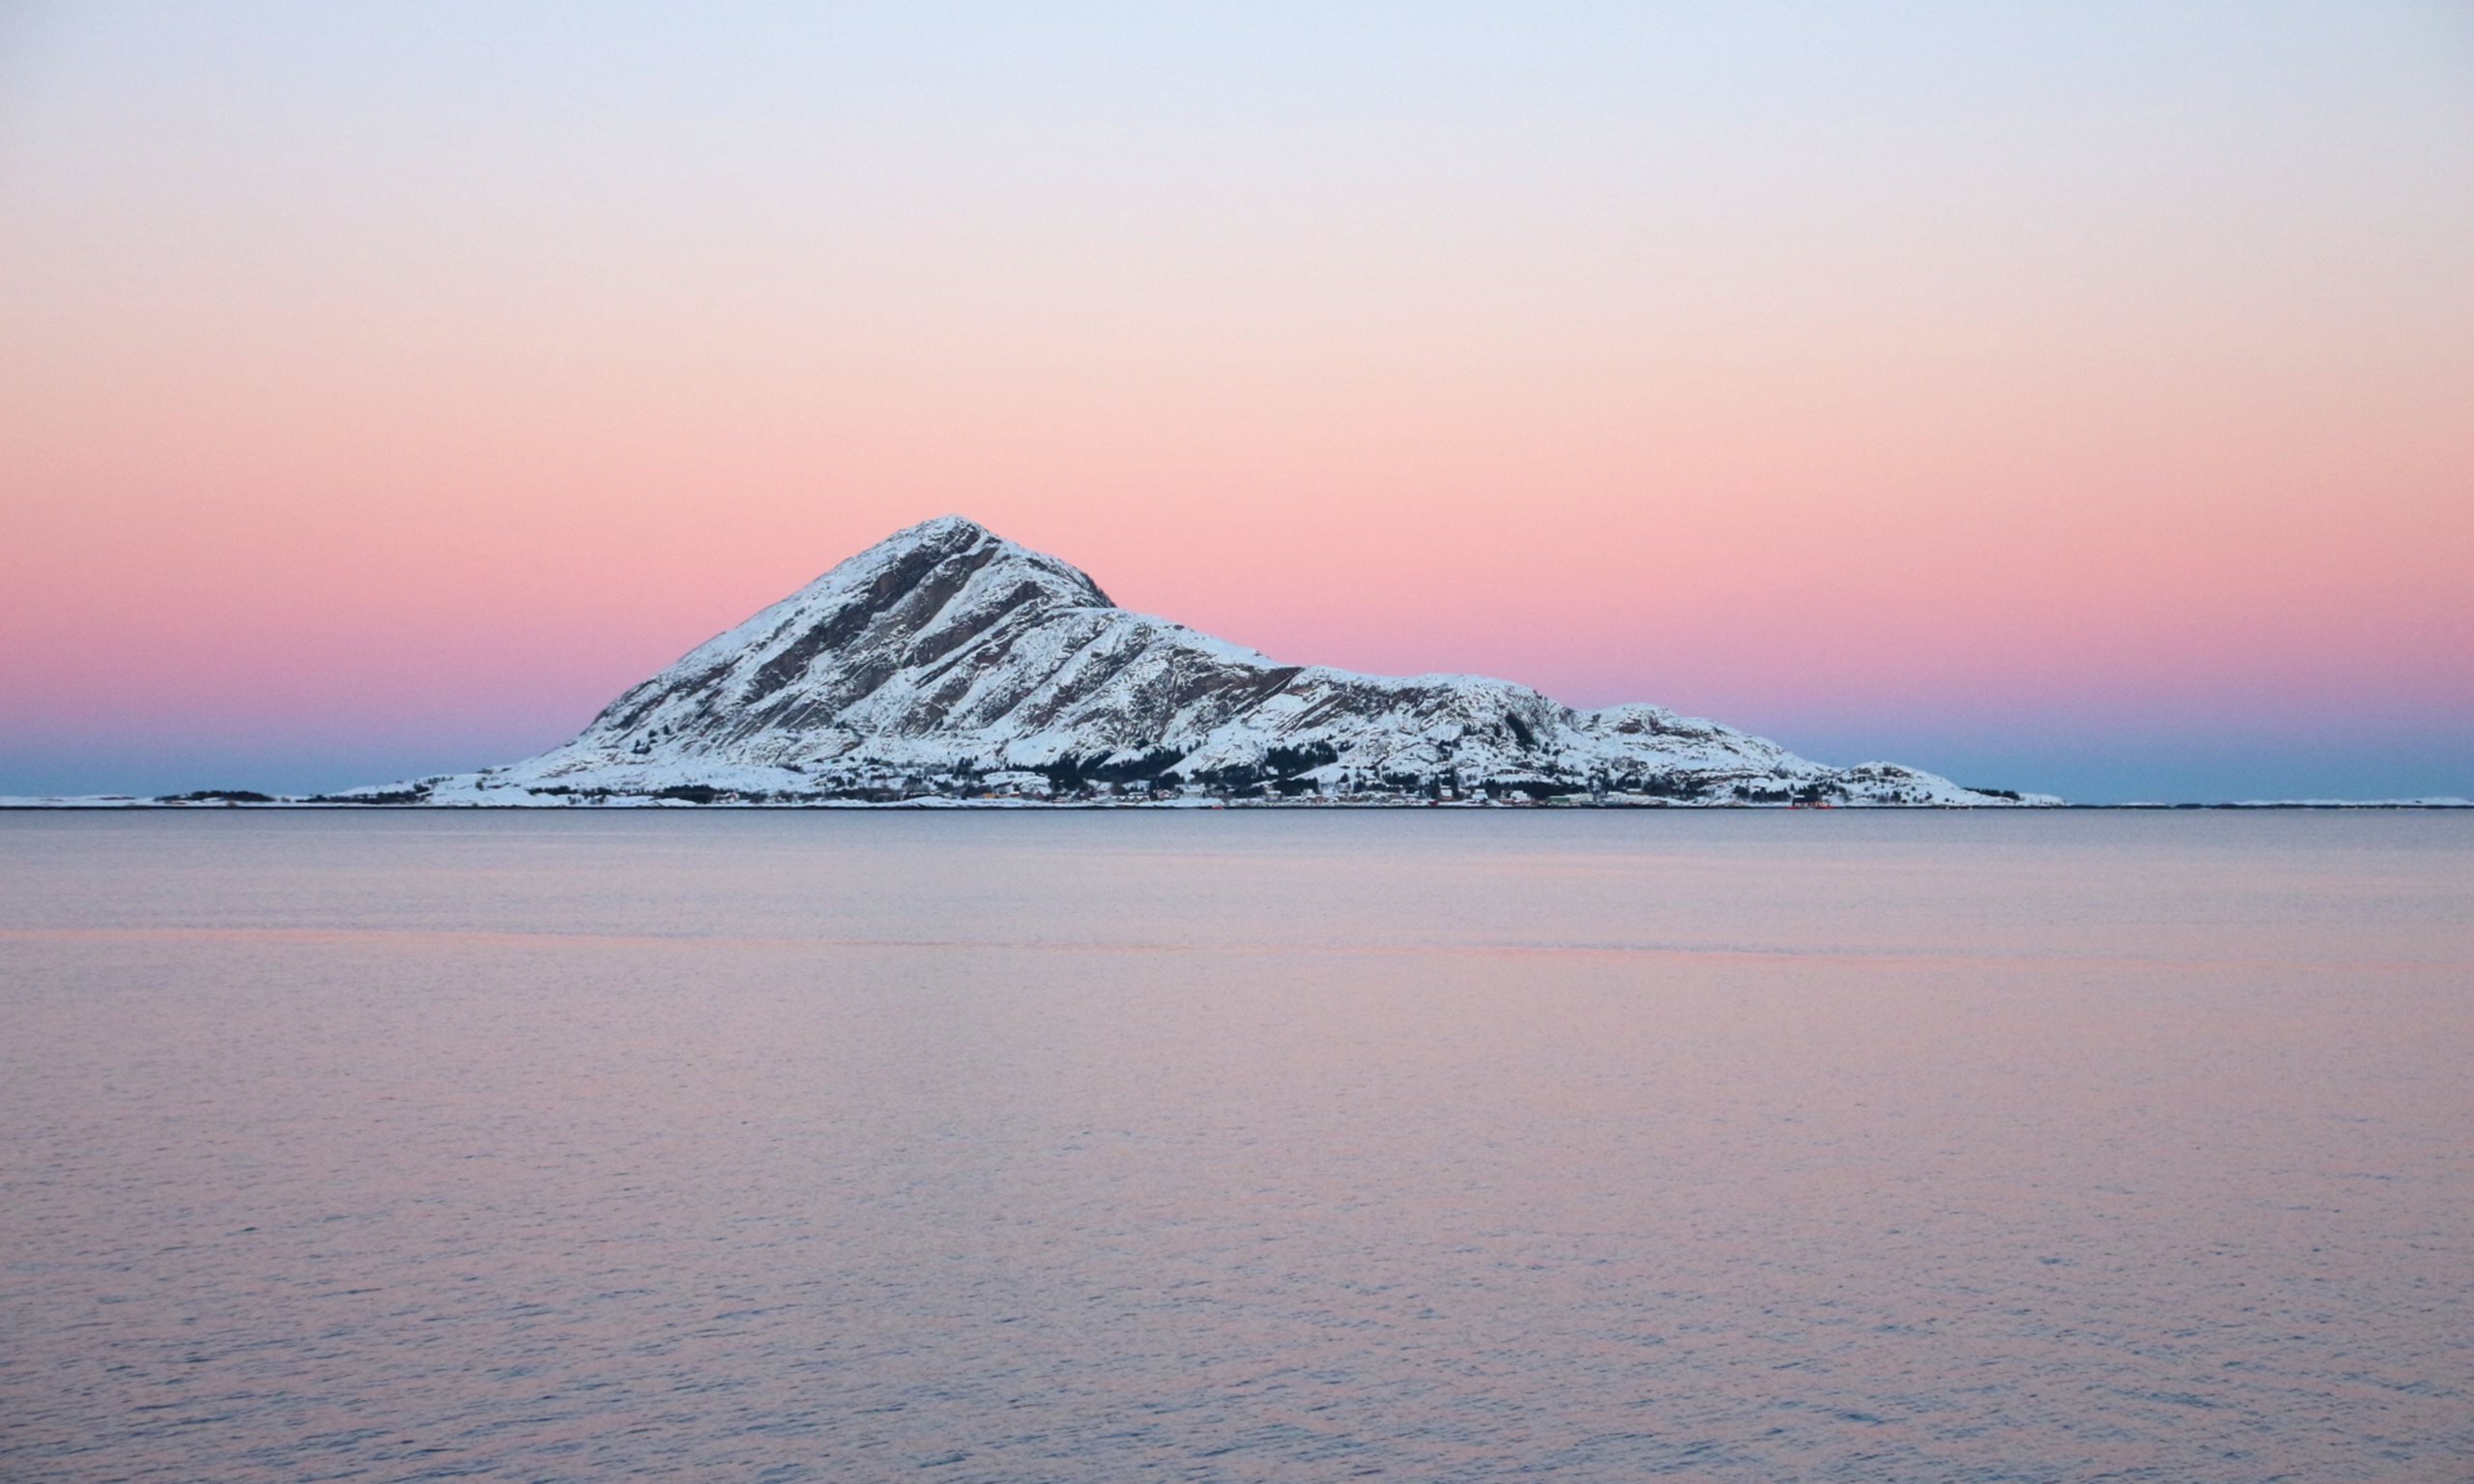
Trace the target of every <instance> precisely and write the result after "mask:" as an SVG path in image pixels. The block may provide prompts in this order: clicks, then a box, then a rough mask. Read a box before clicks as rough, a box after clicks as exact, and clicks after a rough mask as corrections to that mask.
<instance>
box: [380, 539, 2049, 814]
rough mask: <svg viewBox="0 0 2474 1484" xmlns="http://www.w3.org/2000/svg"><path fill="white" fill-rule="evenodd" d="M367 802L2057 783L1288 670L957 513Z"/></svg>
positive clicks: (1688, 798)
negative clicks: (472, 766)
mask: <svg viewBox="0 0 2474 1484" xmlns="http://www.w3.org/2000/svg"><path fill="white" fill-rule="evenodd" d="M360 797H361V798H363V799H368V800H373V801H374V800H377V799H388V800H390V801H392V800H401V801H403V802H428V803H435V804H530V805H540V804H578V803H593V802H604V801H606V802H611V803H619V802H635V801H648V800H681V801H692V802H712V801H716V800H738V801H743V802H754V803H806V802H822V801H828V800H849V801H870V800H873V801H888V802H889V801H897V800H906V799H921V800H930V799H952V800H976V799H987V798H996V799H1013V800H1033V799H1050V800H1052V799H1069V798H1071V799H1079V798H1104V797H1114V798H1142V799H1193V800H1203V799H1223V798H1260V799H1265V800H1280V799H1288V800H1296V801H1300V802H1304V801H1308V800H1318V801H1334V802H1364V803H1382V802H1407V801H1424V800H1433V799H1479V798H1491V799H1501V800H1515V801H1549V800H1554V801H1564V802H1569V803H1590V802H1603V803H1619V804H1621V803H1630V804H1740V803H1770V804H1784V803H1829V804H1928V805H1932V804H1938V805H2011V804H2020V803H2054V802H2058V801H2057V800H2053V799H2050V798H2047V797H2044V796H2041V795H2029V796H2027V797H2024V798H2023V797H2021V796H2019V795H2015V794H2010V793H1996V792H1987V791H1983V790H1978V789H1970V788H1962V787H1960V786H1959V785H1956V784H1953V783H1951V782H1949V781H1948V780H1947V779H1942V778H1937V777H1935V776H1934V775H1932V774H1930V773H1920V772H1917V771H1915V770H1914V769H1912V768H1904V767H1899V766H1897V765H1895V764H1891V763H1880V762H1875V763H1863V764H1859V765H1857V766H1855V767H1848V768H1833V767H1827V766H1825V765H1823V764H1821V763H1817V762H1810V761H1807V760H1805V759H1804V758H1801V757H1798V756H1795V755H1794V754H1792V753H1789V752H1787V751H1786V750H1785V749H1783V748H1780V747H1779V746H1777V745H1776V744H1775V743H1771V742H1768V741H1764V740H1763V739H1761V738H1759V737H1755V736H1751V735H1748V734H1746V733H1744V732H1740V731H1737V730H1734V729H1733V728H1727V727H1721V726H1719V725H1717V724H1716V723H1713V722H1705V721H1697V720H1693V719H1691V718H1687V717H1681V716H1677V715H1676V714H1674V713H1673V712H1671V711H1666V710H1662V709H1660V708H1658V707H1656V706H1648V705H1625V706H1613V707H1609V708H1608V709H1606V710H1603V711H1576V710H1573V709H1572V708H1571V707H1569V706H1566V705H1562V704H1559V703H1558V702H1556V701H1553V700H1550V699H1547V698H1546V697H1544V696H1541V695H1539V693H1538V692H1536V691H1533V690H1530V689H1528V688H1527V687H1524V686H1518V685H1513V684H1511V683H1510V682H1509V681H1504V680H1488V679H1482V678H1478V677H1475V676H1469V675H1419V676H1414V677H1410V678H1405V679H1395V678H1388V677H1382V676H1374V675H1359V674H1352V673H1350V672H1349V671H1340V670H1330V669H1326V668H1323V667H1321V666H1299V665H1283V664H1280V663H1279V662H1277V661H1275V660H1272V659H1270V658H1269V657H1267V656H1265V655H1262V654H1259V653H1257V652H1255V651H1254V650H1251V649H1248V648H1245V647H1243V646H1241V645H1237V644H1232V643H1227V642H1223V641H1221V640H1217V639H1213V638H1210V637H1209V636H1207V635H1203V634H1197V633H1195V632H1194V630H1192V629H1189V628H1187V627H1185V626H1184V625H1182V624H1178V623H1171V622H1169V621H1168V620H1167V619H1165V618H1154V617H1152V616H1150V615H1148V614H1135V613H1129V612H1127V611H1126V610H1124V609H1121V608H1119V607H1117V606H1116V605H1115V604H1114V603H1111V602H1110V601H1108V594H1106V593H1104V592H1102V591H1101V590H1100V589H1099V587H1098V586H1097V585H1095V584H1093V583H1092V581H1091V580H1090V579H1089V578H1087V577H1085V576H1083V575H1082V574H1081V573H1080V572H1079V571H1077V570H1076V569H1075V568H1073V567H1071V566H1069V565H1067V564H1066V563H1064V562H1062V561H1059V560H1057V559H1056V558H1055V557H1047V556H1043V555H1041V554H1040V553H1037V552H1033V551H1029V550H1027V549H1025V548H1023V547H1021V546H1017V545H1015V544H1014V543H1013V542H1011V541H1007V540H1004V539H1003V538H1001V537H998V536H996V535H994V534H992V533H991V532H990V531H988V530H987V529H985V528H981V527H980V526H978V525H975V524H973V523H972V522H970V521H966V520H963V519H961V518H959V517H955V516H947V517H944V518H942V519H939V520H934V521H929V522H926V523H924V524H922V525H918V526H913V527H911V528H908V529H907V530H904V531H900V532H897V533H896V534H894V535H893V536H891V537H888V538H887V539H886V540H884V541H882V542H879V543H878V544H877V545H876V546H874V547H871V548H870V549H869V550H867V551H865V552H862V553H860V554H859V555H858V556H856V557H851V558H850V559H849V561H846V562H844V563H842V564H841V565H840V566H838V567H835V568H834V569H833V570H832V571H830V572H827V573H826V574H825V575H824V576H822V577H820V578H818V579H817V580H816V581H815V582H813V583H811V584H809V585H807V586H806V587H804V588H802V589H800V590H799V591H798V592H796V593H793V594H791V596H790V597H788V598H785V599H784V600H782V601H781V602H779V603H776V604H774V605H773V606H772V607H771V608H768V609H766V610H764V611H763V612H762V613H761V614H757V615H756V616H755V617H753V618H750V619H748V620H747V621H746V622H745V623H742V624H740V625H739V626H738V627H737V628H734V629H733V630H731V631H730V632H729V633H727V634H724V635H722V636H721V637H719V638H717V639H714V640H712V641H710V642H706V643H705V644H703V645H700V646H699V647H698V648H696V649H695V650H694V651H693V652H691V653H689V654H688V655H687V657H686V658H684V659H682V660H680V661H679V662H678V663H677V664H676V665H673V666H672V667H671V668H670V669H668V670H666V671H662V672H661V673H660V674H658V675H655V676H653V677H652V678H651V679H649V680H647V681H646V682H645V683H643V684H642V685H639V686H637V687H636V688H635V689H633V690H631V691H629V692H627V694H625V695H624V696H621V697H619V699H617V700H615V701H613V702H611V704H610V707H609V708H608V709H607V710H605V711H603V712H602V713H601V715H600V716H599V717H597V718H595V719H594V721H593V723H592V725H591V726H590V727H587V728H585V729H584V731H583V733H582V734H581V735H579V736H578V737H577V738H576V739H575V740H574V741H572V742H569V743H567V744H566V745H565V746H563V747H561V748H557V749H555V750H553V751H551V752H548V753H544V754H542V755H541V756H537V757H532V758H529V759H527V760H525V761H523V762H519V763H515V764H512V765H510V766H507V767H501V768H491V769H487V770H485V771H483V772H480V773H474V774H466V775H462V776H458V777H449V778H438V779H430V780H425V781H422V782H420V783H417V784H407V785H396V786H395V787H393V788H388V789H371V790H362V791H361V792H360Z"/></svg>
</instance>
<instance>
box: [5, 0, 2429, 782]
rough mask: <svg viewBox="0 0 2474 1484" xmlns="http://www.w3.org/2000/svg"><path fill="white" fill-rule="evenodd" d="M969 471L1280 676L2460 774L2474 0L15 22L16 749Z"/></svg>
mask: <svg viewBox="0 0 2474 1484" xmlns="http://www.w3.org/2000/svg"><path fill="white" fill-rule="evenodd" d="M947 511H956V512H960V513H963V514H967V515H970V516H973V517H975V518H977V519H979V520H981V521H983V522H985V523H987V524H989V525H991V526H992V527H993V528H996V529H997V530H999V531H1000V532H1002V533H1004V534H1006V535H1009V536H1012V537H1014V538H1015V539H1017V540H1021V541H1023V542H1025V543H1027V544H1029V545H1032V546H1035V547H1038V548H1041V549H1043V550H1047V551H1050V552H1053V553H1055V554H1056V555H1058V556H1061V557H1065V558H1067V559H1069V560H1072V561H1074V562H1076V563H1078V564H1079V565H1081V566H1082V567H1084V568H1085V569H1086V570H1088V571H1089V572H1090V573H1091V574H1092V575H1093V577H1095V578H1096V579H1097V580H1098V581H1099V582H1100V584H1101V585H1103V586H1104V587H1106V588H1107V589H1108V591H1109V592H1110V593H1111V594H1112V595H1113V596H1115V597H1116V598H1117V600H1118V601H1119V602H1121V603H1124V604H1126V605H1128V606H1130V607H1135V608H1140V609H1144V610H1148V611H1152V612H1156V613H1163V614H1169V615H1170V616H1173V617H1176V618H1179V619H1181V620H1184V621H1186V622H1189V623H1192V624H1194V625H1195V626H1197V627H1199V628H1202V629H1205V630H1207V631H1210V632H1214V633H1217V634H1220V635H1223V636H1224V637H1226V638H1230V639H1234V640H1238V641H1241V642H1247V643H1251V644H1254V645H1256V646H1258V647H1260V648H1263V649H1266V650H1268V651H1270V652H1271V653H1273V654H1275V655H1277V656H1279V657H1280V658H1282V659H1287V660H1296V661H1306V662H1323V663H1330V664H1338V665H1344V666H1349V667H1353V668H1357V669H1362V670H1370V671H1387V672H1413V671H1429V670H1457V671H1478V672H1483V673H1493V674H1501V675H1505V676H1508V677H1510V678H1513V679H1517V680H1521V681H1525V682H1528V683H1531V684H1534V685H1537V686H1539V687H1541V688H1542V689H1544V690H1546V691H1547V692H1548V693H1550V694H1552V695H1554V696H1556V697H1559V698H1561V699H1565V700H1568V701H1571V702H1574V703H1576V704H1601V703H1605V702H1609V701H1614V700H1619V699H1645V700H1654V701H1657V702H1660V703H1662V704H1666V705H1671V706H1675V707H1677V708H1679V709H1682V710H1685V711H1688V712H1693V713H1697V714H1703V715H1710V716H1715V717H1717V718H1719V719H1721V720H1724V721H1728V722H1731V723H1734V724H1736V725H1740V726H1744V727H1748V728H1752V729H1754V730H1757V731H1760V732H1763V733H1764V734H1767V735H1769V736H1773V737H1775V738H1777V739H1778V740H1780V741H1781V742H1784V743H1786V744H1787V745H1789V746H1790V747H1793V748H1795V749H1797V750H1798V751H1800V752H1803V753H1805V754H1807V755H1808V756H1817V757H1820V758H1823V759H1824V760H1827V761H1835V762H1850V761H1856V760H1859V759H1862V758H1867V757H1875V756H1887V757H1892V758H1896V759H1898V760H1901V761H1905V762H1910V763H1913V764H1915V765H1918V766H1921V767H1927V768H1931V769H1933V770H1935V771H1938V772H1942V773H1947V774H1950V775H1952V776H1954V777H1956V778H1958V779H1959V780H1960V781H1961V782H1965V783H1975V784H1989V785H2011V786H2022V787H2031V788H2042V789H2051V790H2055V791H2058V792H2062V793H2065V794H2068V795H2071V796H2073V797H2077V798H2082V799H2087V800H2091V801H2097V800H2117V799H2125V798H2205V799H2216V798H2228V797H2259V796H2295V795H2345V796H2357V797H2361V796H2389V795H2399V794H2422V793H2459V794H2474V6H2469V5H2466V4H2464V3H2462V0H2425V3H2381V0H2366V3H2357V4H2342V5H2341V4H2330V3H2325V0H2319V3H2313V4H2280V3H2274V0H2244V3H2240V4H2232V3H2227V4H2176V3H2155V0H2146V3H2137V4H2108V3H2074V4H2052V5H2044V6H2030V5H2024V4H2023V5H2015V6H2013V5H2002V6H1987V5H1982V4H1975V3H1966V4H1960V3H1952V4H1906V5H1887V4H1884V5H1857V4H1808V5H1763V4H1732V3H1729V4H1721V3H1715V0H1712V3H1710V4H1701V5H1654V4H1635V5H1597V4H1564V5H1553V4H1522V5H1511V4H1501V5H1489V6H1474V5H1450V4H1434V3H1421V4H1399V5H1378V4H1352V5H1346V6H1333V5H1324V4H1313V5H1306V4H1299V5H1280V4H1265V3H1247V4H1229V5H1223V6H1175V5H1152V4H1131V3H1129V4H1124V5H1071V4H1055V5H1048V4H1042V5H1030V4H1022V5H1005V6H999V5H978V6H945V5H935V4H925V3H904V4H883V5H873V6H819V5H805V4H779V5H738V6H732V5H700V6H670V7H655V6H621V5H615V4H590V5H582V4H579V5H571V6H569V5H531V6H520V7H519V6H510V5H505V4H501V3H492V4H470V5H466V4H448V3H434V0H433V3H419V4H402V5H383V4H354V5H341V6H339V5H334V4H331V3H303V4H298V5H255V4H234V3H222V4H216V5H197V6H182V5H148V4H133V3H132V4H84V5H70V4H58V5H47V4H42V3H36V4H25V3H17V4H8V3H6V0H0V793H7V792H31V791H52V790H69V791H90V790H105V789H139V790H157V789H167V788H175V787H193V786H201V785H248V786H260V787H321V786H332V785H345V784H353V783H365V782H373V781H379V780H384V779H388V778H392V777H398V776H403V775H405V774H408V773H414V772H429V771H439V770H445V769H449V768H455V769H461V768H469V767H475V766H479V765H482V764H486V763H490V762H497V761H504V760H509V759H511V758H513V757H515V756H521V755H524V754H527V753H531V752H534V751H538V750H540V749H541V748H544V747H547V746H550V745H552V744H554V743H556V742H559V741H561V740H563V739H564V738H565V737H566V736H567V735H569V734H570V733H572V732H573V731H574V730H575V729H576V728H578V727H580V726H581V725H582V724H583V723H584V722H585V721H586V720H588V719H589V718H590V716H591V715H592V713H593V712H594V711H596V710H597V709H598V708H599V707H600V706H601V705H602V704H603V703H604V702H606V701H607V700H608V699H610V698H611V697H612V696H614V695H615V694H617V693H618V692H619V690H621V689H623V688H624V687H625V686H627V685H628V684H630V683H632V682H634V681H635V680H637V679H640V678H642V677H643V676H644V675H646V674H647V673H650V672H651V671H654V670H656V669H658V668H660V667H661V666H663V665H665V664H667V663H668V662H669V661H670V660H672V659H674V658H675V657H676V656H677V655H678V654H679V653H680V652H682V651H684V650H685V649H687V648H688V647H690V646H691V645H693V644H695V643H697V642H701V641H702V640H704V639H705V638H707V637H709V636H710V635H711V634H713V633H715V632H717V631H719V630H721V629H724V628H727V627H729V626H730V625H732V624H733V623H735V622H736V621H737V620H738V619H740V618H742V617H744V616H745V615H746V614H749V613H751V612H753V611H754V610H756V609H757V608H760V607H762V605H764V604H765V603H767V602H770V601H771V600H773V599H774V598H777V597H779V596H781V595H783V594H784V593H786V592H788V591H790V590H791V589H792V588H794V587H796V586H797V585H800V584H802V583H804V582H806V581H807V580H808V579H810V578H812V577H814V576H815V575H816V574H817V573H819V572H820V571H822V570H823V569H824V568H826V567H828V566H830V565H832V564H833V563H834V562H836V561H838V560H840V559H841V558H842V557H846V556H849V554H850V553H852V552H855V551H857V550H858V549H860V548H861V547H863V546H865V545H867V544H869V543H870V542H872V541H875V540H877V538H879V537H881V536H883V535H884V534H886V533H887V532H889V531H891V530H892V529H894V528H898V527H901V526H904V525H906V524H909V523H910V522H912V521H916V520H919V519H923V518H925V517H928V516H931V515H936V514H941V513H944V512H947Z"/></svg>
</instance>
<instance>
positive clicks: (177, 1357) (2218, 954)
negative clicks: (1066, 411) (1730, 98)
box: [0, 809, 2474, 1484]
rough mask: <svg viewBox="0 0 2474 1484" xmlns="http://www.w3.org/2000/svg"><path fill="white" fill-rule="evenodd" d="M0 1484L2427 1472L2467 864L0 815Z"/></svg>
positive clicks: (2168, 817)
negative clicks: (2, 1481) (0, 1137)
mask: <svg viewBox="0 0 2474 1484" xmlns="http://www.w3.org/2000/svg"><path fill="white" fill-rule="evenodd" d="M0 1134H5V1140H4V1141H0V1478H6V1479H8V1480H10V1481H12V1484H25V1481H64V1484H85V1481H104V1480H111V1481H132V1480H145V1481H177V1484H215V1481H271V1484H272V1481H281V1484H302V1481H313V1480H372V1481H381V1480H383V1481H409V1480H448V1479H486V1480H524V1481H565V1480H575V1481H588V1480H590V1481H602V1480H629V1479H655V1478H658V1479H689V1480H754V1481H787V1480H819V1481H873V1480H908V1481H919V1484H964V1481H984V1484H1038V1481H1055V1484H1134V1481H1191V1484H1217V1481H1254V1480H1278V1481H1298V1484H1307V1481H1313V1484H1323V1481H1332V1480H1346V1479H1355V1478H1368V1479H1392V1480H1405V1481H1428V1480H1433V1481H1447V1480H1449V1481H1458V1480H1538V1479H1556V1480H1575V1481H1582V1480H1586V1481H1628V1480H1655V1479H1686V1480H1706V1481H1728V1484H1735V1481H1742V1484H1777V1481H1790V1480H1826V1481H1848V1484H1855V1481H1868V1484H1869V1481H1883V1484H1891V1481H1895V1484H1937V1481H1970V1484H1994V1481H2003V1484H2012V1481H2015V1484H2031V1481H2032V1484H2065V1481H2067V1484H2084V1481H2098V1480H2104V1481H2156V1484H2235V1481H2240V1484H2261V1481H2270V1480H2291V1481H2300V1484H2340V1481H2348V1480H2398V1481H2418V1484H2420V1481H2433V1484H2462V1481H2465V1480H2467V1479H2469V1478H2474V814H2468V813H2386V812H2377V813H2327V812H2302V811H2298V812H2274V813H2223V812H2190V811H2180V812H2162V813H2107V812H2068V813H2043V812H2040V813H2001V812H1993V811H1985V812H1977V813H1938V812H1922V813H1903V812H1888V811H1876V812H1868V811H1854V810H1840V811H1734V810H1729V811H1707V812H1700V811H1683V810H1677V811H1629V812H1615V811H1609V812H1593V811H1511V810H1495V811H1487V810H1467V811H1460V810H1448V809H1437V810H1385V811H1268V810H1267V811H1249V810H1236V809H1232V810H1226V811H1208V812H1169V811H1135V810H1127V811H1113V812H1108V811H1076V812H1057V813H1037V812H1015V813H979V812H948V813H931V812H859V811H813V812H769V811H732V810H692V809H678V810H636V811H612V812H595V811H572V812H504V813H498V812H470V813H465V812H451V811H400V812H393V811H369V812H365V813H349V812H306V811H301V812H295V811H257V810H245V809H235V810H216V809H201V810H189V811H180V812H172V811H163V812H139V813H7V814H0Z"/></svg>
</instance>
